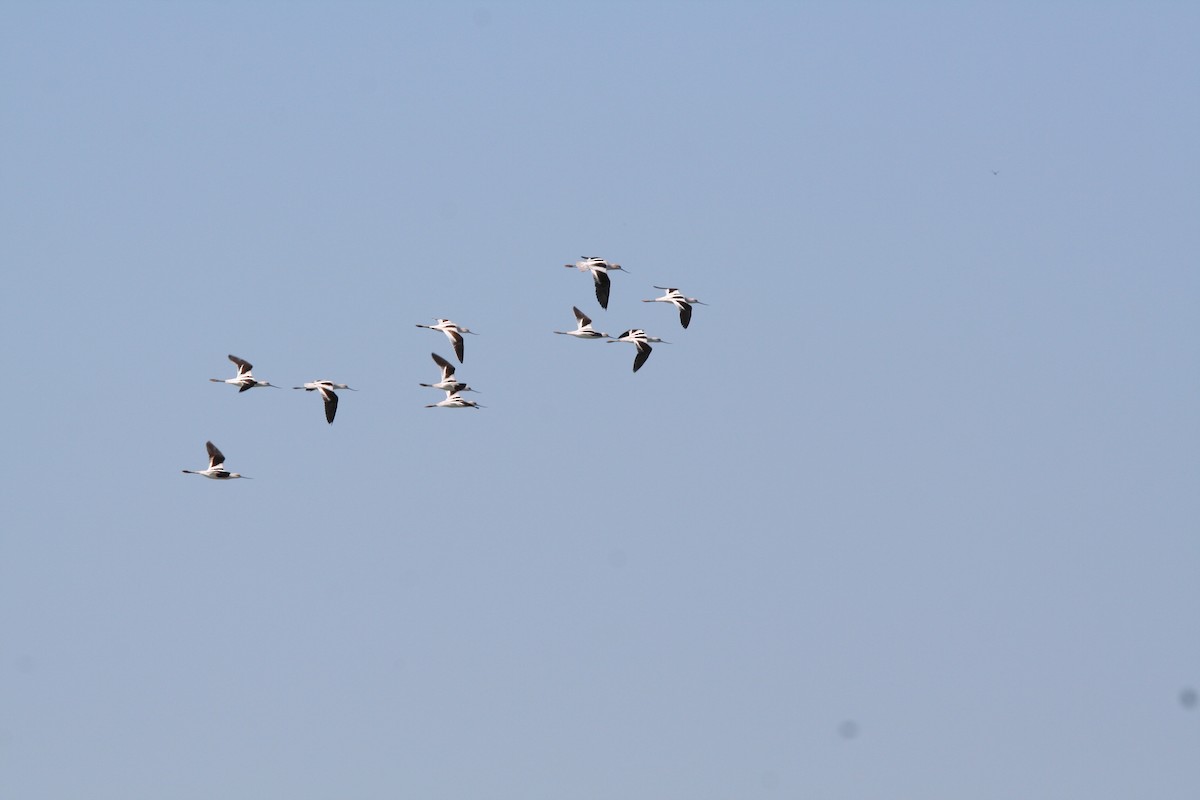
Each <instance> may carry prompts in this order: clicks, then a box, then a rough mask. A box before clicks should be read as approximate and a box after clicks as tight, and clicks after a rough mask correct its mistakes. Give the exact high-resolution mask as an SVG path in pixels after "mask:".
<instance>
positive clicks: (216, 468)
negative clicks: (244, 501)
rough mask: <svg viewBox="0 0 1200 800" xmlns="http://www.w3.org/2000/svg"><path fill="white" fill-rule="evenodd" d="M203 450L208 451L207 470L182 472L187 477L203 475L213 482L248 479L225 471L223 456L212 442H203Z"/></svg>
mask: <svg viewBox="0 0 1200 800" xmlns="http://www.w3.org/2000/svg"><path fill="white" fill-rule="evenodd" d="M204 446H205V448H207V450H208V469H185V470H183V471H184V472H185V473H187V474H188V475H203V476H204V477H206V478H211V479H213V480H214V481H228V480H232V479H234V478H246V479H247V480H249V479H250V476H248V475H241V474H239V473H237V472H230V471H229V470H227V469H225V456H224V454H222V453H221V451H220V450H218V449H217V446H216V445H215V444H213V443H212V442H205V443H204Z"/></svg>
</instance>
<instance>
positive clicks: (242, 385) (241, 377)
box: [209, 353, 279, 392]
mask: <svg viewBox="0 0 1200 800" xmlns="http://www.w3.org/2000/svg"><path fill="white" fill-rule="evenodd" d="M229 360H230V361H232V362H233V363H234V364H237V368H238V371H237V375H235V376H233V377H232V378H226V379H221V378H209V380H210V381H212V382H213V383H228V384H232V385H233V386H236V387H238V392H244V391H247V390H248V389H253V388H254V387H256V386H270V387H271V388H272V389H278V388H279V387H278V386H276V385H275V384H273V383H267V382H266V381H260V380H258V379H257V378H255V377H254V375H253V374H252V373H251V372H250V371H251V370H252V369H254V365H253V364H251V363H250V362H249V361H247V360H246V359H244V358H238V357H237V356H235V355H233V354H232V353H230V355H229Z"/></svg>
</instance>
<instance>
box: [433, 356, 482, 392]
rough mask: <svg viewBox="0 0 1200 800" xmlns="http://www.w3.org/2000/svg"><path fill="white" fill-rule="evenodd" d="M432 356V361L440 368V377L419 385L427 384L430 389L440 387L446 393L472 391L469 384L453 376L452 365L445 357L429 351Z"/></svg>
mask: <svg viewBox="0 0 1200 800" xmlns="http://www.w3.org/2000/svg"><path fill="white" fill-rule="evenodd" d="M429 355H431V356H433V363H435V364H437V365H438V366H439V367H441V368H442V379H441V380H440V381H438V382H437V383H422V384H420V385H421V386H427V387H429V388H430V389H441V390H442V391H443V392H445V393H446V394H447V395H452V394H458V393H459V392H474V391H475V390H474V389H472V388H471V387H470V386H467V385H466V384H465V383H463V382H462V381H460V380H457V379H456V378H455V377H454V365H453V364H451V363H450V362H449V361H447V360H446V359H444V358H442V357H441V356H439V355H438V354H437V353H430V354H429Z"/></svg>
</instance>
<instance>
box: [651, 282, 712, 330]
mask: <svg viewBox="0 0 1200 800" xmlns="http://www.w3.org/2000/svg"><path fill="white" fill-rule="evenodd" d="M654 288H655V289H662V290H663V291H664V292H666V294H664V295H663V296H662V297H655V298H654V299H652V300H643V301H642V302H643V303H670V304H671V305H673V306H675V307H676V308H678V309H679V322H680V323H681V324H682V325H683V327H685V328H686V327H687V326H688V323H690V322H691V321H692V306H693V305H697V306H706V305H708V303H702V302H700V301H699V300H697V299H696V298H694V297H684V296H683V292H681V291H679V290H678V289H672V288H669V287H667V286H655V287H654Z"/></svg>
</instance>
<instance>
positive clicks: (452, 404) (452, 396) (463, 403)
mask: <svg viewBox="0 0 1200 800" xmlns="http://www.w3.org/2000/svg"><path fill="white" fill-rule="evenodd" d="M425 407H426V408H483V406H481V405H479V403H476V402H475V401H474V400H468V399H466V398H465V397H463V396H462V395H461V394H459V393H458V392H446V399H445V400H442V401H440V402H437V403H430V404H428V405H426V406H425Z"/></svg>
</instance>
